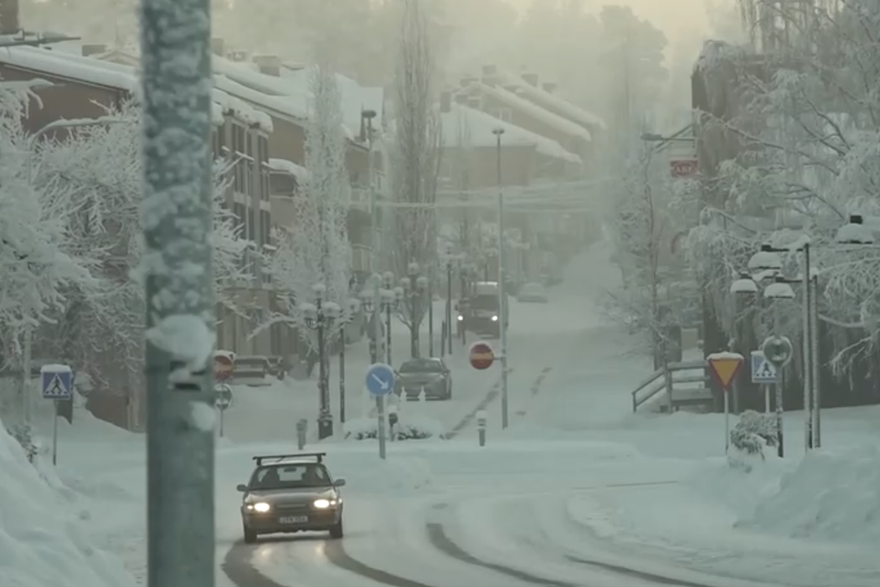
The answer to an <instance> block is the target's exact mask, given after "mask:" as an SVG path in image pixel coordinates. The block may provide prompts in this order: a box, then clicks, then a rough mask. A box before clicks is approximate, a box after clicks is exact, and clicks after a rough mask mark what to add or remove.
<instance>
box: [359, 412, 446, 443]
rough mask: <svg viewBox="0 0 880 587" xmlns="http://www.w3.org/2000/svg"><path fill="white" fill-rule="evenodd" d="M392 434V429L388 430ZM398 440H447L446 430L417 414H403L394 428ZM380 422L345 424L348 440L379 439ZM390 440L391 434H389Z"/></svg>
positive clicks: (438, 423) (367, 420)
mask: <svg viewBox="0 0 880 587" xmlns="http://www.w3.org/2000/svg"><path fill="white" fill-rule="evenodd" d="M386 432H390V428H386ZM394 433H395V438H396V439H397V440H424V439H428V438H433V439H440V440H445V438H446V429H445V428H444V427H443V424H442V423H441V422H439V421H438V420H435V419H433V418H428V417H426V416H419V415H415V414H402V415H401V416H400V420H398V423H397V424H396V425H395V427H394ZM378 435H379V422H378V421H377V419H376V418H356V419H354V420H349V421H348V422H346V423H345V439H346V440H370V439H375V438H378ZM389 438H390V434H389Z"/></svg>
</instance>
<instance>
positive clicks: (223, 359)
mask: <svg viewBox="0 0 880 587" xmlns="http://www.w3.org/2000/svg"><path fill="white" fill-rule="evenodd" d="M234 369H235V353H232V352H230V351H215V352H214V380H215V381H227V380H228V379H229V378H231V377H232V371H233V370H234Z"/></svg>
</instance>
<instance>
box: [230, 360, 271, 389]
mask: <svg viewBox="0 0 880 587" xmlns="http://www.w3.org/2000/svg"><path fill="white" fill-rule="evenodd" d="M275 373H276V369H274V368H273V366H272V362H271V361H270V360H269V357H263V356H250V357H248V356H237V357H235V368H234V369H233V371H232V384H233V385H247V386H248V387H264V386H267V385H272V379H271V377H272V376H274V375H275Z"/></svg>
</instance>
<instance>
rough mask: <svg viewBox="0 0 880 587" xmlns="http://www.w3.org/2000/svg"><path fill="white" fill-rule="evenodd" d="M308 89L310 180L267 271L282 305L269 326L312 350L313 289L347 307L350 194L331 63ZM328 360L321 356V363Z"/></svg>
mask: <svg viewBox="0 0 880 587" xmlns="http://www.w3.org/2000/svg"><path fill="white" fill-rule="evenodd" d="M321 55H326V53H323V52H322V53H321ZM310 86H311V94H312V95H311V101H310V103H311V107H310V113H309V114H310V119H309V123H308V126H307V128H306V141H305V151H306V153H305V166H306V169H307V170H308V176H307V178H306V181H305V182H304V183H303V185H302V186H301V189H300V190H299V191H297V193H296V194H294V196H293V200H294V202H293V204H294V211H295V216H294V217H295V219H296V220H295V225H294V226H290V227H285V228H286V230H281V231H278V232H277V233H276V241H277V250H276V251H275V253H274V254H273V256H272V259H271V262H270V271H271V273H272V276H273V281H274V284H275V286H276V287H277V288H278V290H279V291H280V292H282V295H283V299H284V300H285V301H284V304H283V305H284V307H283V308H282V310H281V312H279V313H277V314H276V315H274V316H272V317H271V318H270V323H279V322H280V323H285V324H288V325H289V326H291V327H292V328H296V329H297V330H298V332H299V333H300V336H301V337H302V338H303V340H304V342H306V343H307V344H309V345H312V346H313V348H314V346H315V345H316V340H315V338H314V337H313V333H312V332H311V330H310V329H308V328H306V327H305V317H306V316H305V314H304V312H303V311H302V307H301V306H302V304H314V302H315V293H314V286H315V285H319V284H320V285H323V286H324V287H325V292H324V295H323V301H324V302H331V303H335V304H338V305H339V306H340V308H341V309H343V310H345V309H346V307H347V303H346V302H347V300H348V297H349V286H348V284H349V279H350V276H351V267H350V259H351V257H350V247H349V243H348V233H347V224H346V221H347V217H348V210H349V205H350V202H351V192H350V186H349V183H348V175H347V173H346V169H345V150H346V138H345V135H344V129H343V116H342V103H341V95H340V91H339V87H338V83H337V78H336V74H335V73H334V71H333V68H332V64H331V62H330V61H329V60H327V59H324V58H322V59H320V60H319V64H318V65H315V66H314V67H313V68H312V70H311V74H310ZM263 327H265V325H263ZM339 332H340V330H339V327H338V326H337V328H335V329H334V330H333V331H331V332H328V333H327V336H326V337H325V344H328V345H329V344H332V343H333V340H334V338H336V337H338V334H339ZM315 350H318V351H321V350H322V349H317V348H315ZM323 350H326V349H323ZM328 354H329V353H326V352H325V353H324V355H325V357H326V356H327V355H328Z"/></svg>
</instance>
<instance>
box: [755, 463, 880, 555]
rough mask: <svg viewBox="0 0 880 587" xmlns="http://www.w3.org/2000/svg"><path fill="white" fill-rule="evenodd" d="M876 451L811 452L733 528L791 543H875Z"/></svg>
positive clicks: (878, 533) (878, 536)
mask: <svg viewBox="0 0 880 587" xmlns="http://www.w3.org/2000/svg"><path fill="white" fill-rule="evenodd" d="M878 488H880V449H878V448H877V447H874V446H870V447H865V448H860V449H855V450H850V451H842V450H841V451H827V450H815V451H812V452H810V453H809V454H807V455H806V456H805V457H804V459H803V460H802V461H801V463H800V464H799V466H798V467H797V468H796V469H794V470H793V471H791V472H790V473H788V474H786V475H783V477H782V479H781V481H780V483H779V489H778V491H777V492H775V494H773V495H771V496H769V497H768V498H767V499H764V500H762V501H761V502H760V503H758V505H757V507H756V508H755V510H754V513H753V515H752V516H751V517H750V518H747V519H744V520H742V521H741V522H740V523H739V524H738V525H739V526H743V527H752V528H756V529H761V530H765V531H770V532H772V533H775V534H784V535H786V536H791V537H795V538H814V539H820V540H828V541H833V542H841V541H847V542H880V491H878Z"/></svg>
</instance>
